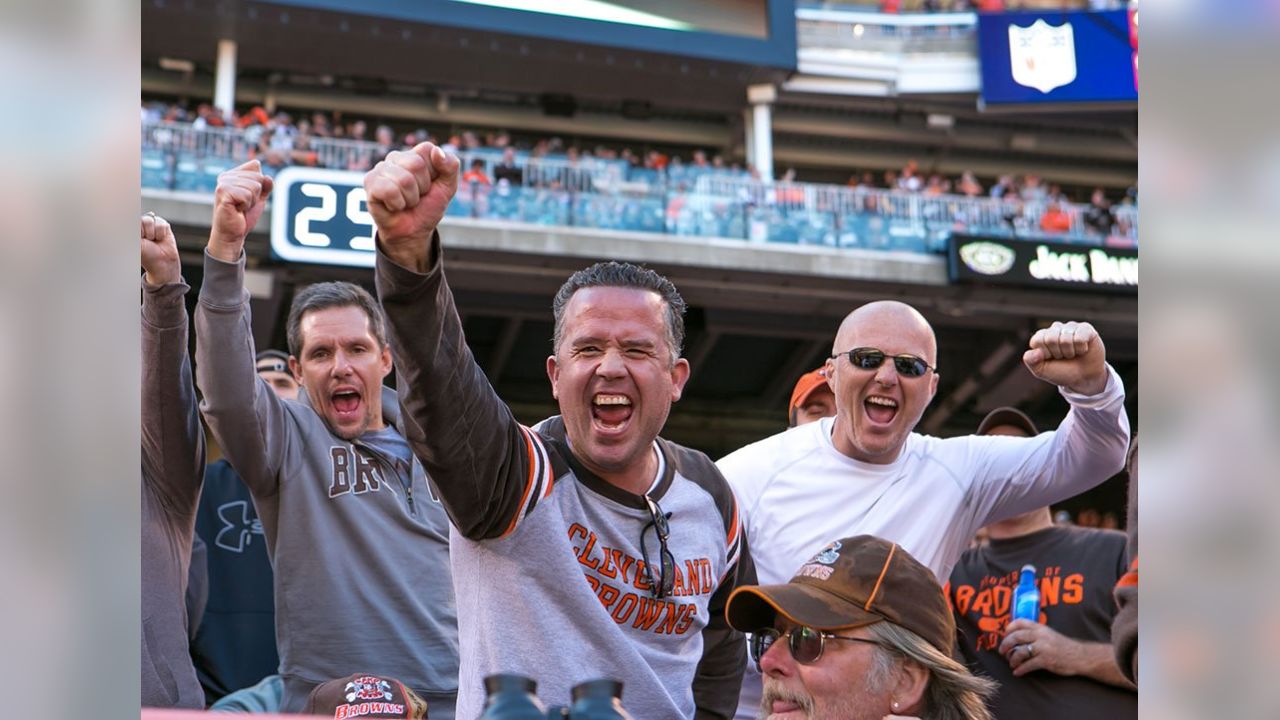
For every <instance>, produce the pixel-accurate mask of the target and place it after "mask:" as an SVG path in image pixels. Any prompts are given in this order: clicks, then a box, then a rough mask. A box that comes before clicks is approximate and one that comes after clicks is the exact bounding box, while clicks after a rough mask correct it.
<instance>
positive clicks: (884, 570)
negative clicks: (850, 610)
mask: <svg viewBox="0 0 1280 720" xmlns="http://www.w3.org/2000/svg"><path fill="white" fill-rule="evenodd" d="M896 552H898V543H894V544H893V546H892V547H890V548H889V557H887V558H885V559H884V567H882V568H880V577H878V578H876V586H875V587H873V588H871V594H870V595H868V596H867V604H866V605H863V606H862V609H863V610H870V609H871V603H873V602H875V599H876V594H877V593H879V592H880V583H882V582H884V576H885V573H888V572H889V564H890V563H892V562H893V554H894V553H896Z"/></svg>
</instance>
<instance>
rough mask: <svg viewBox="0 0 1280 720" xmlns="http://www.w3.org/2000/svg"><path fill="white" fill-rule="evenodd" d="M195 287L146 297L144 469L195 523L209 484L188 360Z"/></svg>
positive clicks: (166, 499) (151, 291)
mask: <svg viewBox="0 0 1280 720" xmlns="http://www.w3.org/2000/svg"><path fill="white" fill-rule="evenodd" d="M189 289H190V287H188V286H187V284H186V283H185V282H182V281H178V282H175V283H169V284H167V285H160V286H155V287H153V286H150V285H147V284H146V281H143V293H142V467H143V470H144V473H143V475H144V477H145V478H146V481H147V482H148V484H149V486H150V488H151V491H152V492H154V493H155V494H156V496H157V497H158V498H159V499H160V502H161V505H162V506H163V507H164V508H165V509H166V510H168V512H169V513H170V517H172V518H180V519H182V522H184V523H193V522H194V521H195V511H196V503H197V502H199V499H200V484H201V482H202V481H203V479H204V453H205V448H204V429H203V428H201V427H200V415H199V413H198V412H197V411H196V395H195V389H194V388H193V387H192V386H191V360H190V358H189V357H188V355H187V308H186V306H185V305H183V296H185V295H186V294H187V290H189Z"/></svg>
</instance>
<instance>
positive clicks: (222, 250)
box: [209, 160, 272, 262]
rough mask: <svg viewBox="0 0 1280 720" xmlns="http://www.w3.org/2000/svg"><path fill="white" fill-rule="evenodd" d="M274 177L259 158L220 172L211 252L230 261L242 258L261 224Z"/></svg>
mask: <svg viewBox="0 0 1280 720" xmlns="http://www.w3.org/2000/svg"><path fill="white" fill-rule="evenodd" d="M271 186H272V182H271V178H269V177H267V176H266V175H263V174H262V164H261V163H259V162H258V161H257V160H250V161H249V162H247V163H245V164H243V165H241V166H239V167H234V168H231V169H230V170H228V171H226V172H224V173H222V174H221V175H219V176H218V187H217V189H216V190H214V191H213V229H212V230H210V232H209V254H210V255H212V256H214V257H216V258H218V259H219V260H224V261H226V262H236V261H237V260H239V259H240V251H241V250H242V249H243V248H244V239H245V238H246V237H248V236H249V232H250V231H252V230H253V226H254V225H257V224H258V218H260V217H262V211H263V210H265V209H266V207H267V197H268V196H269V195H271Z"/></svg>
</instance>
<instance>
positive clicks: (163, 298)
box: [141, 213, 204, 708]
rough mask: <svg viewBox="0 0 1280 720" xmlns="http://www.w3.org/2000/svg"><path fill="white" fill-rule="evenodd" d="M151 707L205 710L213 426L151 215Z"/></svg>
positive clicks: (145, 433)
mask: <svg viewBox="0 0 1280 720" xmlns="http://www.w3.org/2000/svg"><path fill="white" fill-rule="evenodd" d="M142 267H143V269H145V270H146V275H144V276H143V278H142V656H141V657H142V706H143V707H181V708H203V707H204V691H202V690H201V689H200V682H199V681H198V680H196V670H195V668H194V667H192V665H191V657H190V655H189V654H188V650H187V607H186V602H185V595H186V592H187V570H188V567H189V565H190V563H191V542H192V536H193V535H194V534H195V526H196V503H197V502H198V501H199V499H200V483H201V480H202V478H203V477H204V430H202V429H201V427H200V416H199V415H198V414H197V413H196V395H195V391H194V390H193V389H192V387H191V360H190V358H188V356H187V308H186V305H184V304H183V296H185V295H186V294H187V290H189V289H190V288H189V287H188V286H187V284H186V283H185V282H183V280H182V263H181V261H180V260H179V259H178V245H177V243H176V242H175V241H174V237H173V230H172V229H171V228H170V227H169V223H167V222H165V221H164V219H162V218H158V217H156V215H155V213H147V214H146V215H144V216H143V217H142Z"/></svg>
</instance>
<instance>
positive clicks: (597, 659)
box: [365, 143, 754, 720]
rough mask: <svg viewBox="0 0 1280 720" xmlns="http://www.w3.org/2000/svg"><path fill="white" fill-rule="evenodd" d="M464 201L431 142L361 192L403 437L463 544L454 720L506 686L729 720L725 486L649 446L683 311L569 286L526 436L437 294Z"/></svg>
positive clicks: (627, 271)
mask: <svg viewBox="0 0 1280 720" xmlns="http://www.w3.org/2000/svg"><path fill="white" fill-rule="evenodd" d="M457 187H458V159H457V158H455V157H450V156H448V155H447V154H446V153H445V152H444V151H443V150H441V149H440V148H437V147H436V146H434V145H432V144H431V143H422V144H421V145H418V146H417V147H415V148H413V149H412V150H411V151H407V152H393V153H391V154H389V155H388V156H387V159H386V160H385V161H384V162H381V163H379V164H378V166H377V167H375V168H374V169H373V170H372V171H371V172H370V173H369V174H368V175H366V176H365V188H366V189H367V191H368V193H369V212H370V213H371V214H372V215H373V218H374V222H375V223H376V225H377V238H376V239H377V248H378V257H377V276H376V277H377V283H378V293H379V296H380V298H381V300H382V304H383V308H384V310H385V312H386V314H387V321H388V324H389V327H390V334H391V338H392V343H391V345H392V351H393V353H394V355H395V361H396V367H397V369H398V372H399V374H400V377H401V378H402V379H403V382H402V384H401V390H400V398H401V402H402V403H403V404H404V407H405V414H406V428H407V430H408V438H409V441H410V442H411V443H412V444H413V448H414V450H415V451H416V452H417V453H418V456H419V457H421V458H422V460H423V462H424V463H426V465H427V469H428V470H429V471H430V472H431V477H432V480H433V481H434V482H435V484H436V485H437V486H438V488H439V492H440V495H441V498H442V500H443V501H444V504H445V507H446V508H448V510H449V516H450V518H451V519H452V520H453V523H454V526H455V530H454V532H453V536H452V538H451V542H452V553H453V563H454V581H455V583H456V584H457V592H458V629H459V635H460V637H461V640H462V658H461V671H460V676H459V691H458V715H459V717H466V718H474V717H476V716H478V715H479V714H480V712H481V710H482V702H483V699H484V695H483V692H482V689H481V682H482V680H483V679H484V677H485V676H486V675H490V674H492V673H497V672H514V673H518V674H522V675H527V676H530V677H533V678H534V679H535V680H537V682H538V693H539V695H540V696H541V697H542V698H543V699H544V700H546V701H547V702H548V703H552V704H568V703H569V701H570V688H572V687H573V686H574V685H575V684H577V683H579V682H582V681H584V680H590V679H595V678H599V677H606V678H611V679H615V680H621V681H622V682H623V684H624V688H625V690H624V694H623V698H622V699H623V704H624V705H625V706H626V708H627V710H628V711H629V712H631V714H632V715H633V716H634V717H637V718H652V719H653V720H658V719H659V718H661V719H662V720H673V719H674V718H691V717H698V718H725V717H728V716H729V715H730V714H732V712H733V708H734V706H735V704H736V700H737V692H738V686H739V685H740V684H741V681H742V670H743V667H744V665H745V660H746V652H745V644H744V640H743V636H742V634H741V633H738V632H736V631H735V630H733V629H732V628H730V627H729V626H728V623H727V622H726V620H725V617H724V604H725V602H726V601H727V599H728V596H729V593H730V592H732V590H733V589H734V588H735V587H737V586H738V585H740V584H742V583H744V582H745V583H750V582H752V579H753V578H754V572H753V571H752V570H751V560H750V556H749V555H748V553H747V551H746V546H745V544H744V543H743V542H742V532H741V523H740V522H739V519H738V508H737V503H736V502H735V500H734V498H733V493H732V492H731V491H730V490H729V486H728V483H726V482H725V480H724V478H723V477H722V476H721V475H720V473H719V471H717V470H716V467H715V465H714V464H713V463H712V462H711V461H710V459H708V458H707V457H706V456H705V455H703V454H702V453H700V452H697V451H694V450H689V449H687V448H683V447H680V446H679V445H676V444H674V443H670V442H667V441H666V440H663V439H662V438H660V437H658V433H659V431H661V430H662V426H663V425H664V424H665V423H666V420H667V413H668V412H669V411H670V409H671V404H672V403H673V402H675V401H676V400H678V399H680V393H681V391H682V389H683V387H684V383H685V381H686V380H687V379H688V377H689V363H688V361H687V360H684V359H683V358H681V357H680V344H681V342H682V341H683V336H684V320H683V312H684V301H683V300H682V299H681V298H680V294H679V293H678V292H676V289H675V286H673V285H672V284H671V282H670V281H668V280H667V279H666V278H663V277H661V276H660V275H658V274H657V273H655V272H653V271H651V270H645V269H642V268H639V267H636V266H634V265H628V264H625V263H599V264H597V265H595V266H592V267H590V268H587V269H585V270H582V271H580V272H578V273H575V274H574V275H573V276H572V277H570V278H569V281H568V282H566V283H565V284H564V286H563V287H562V288H561V289H560V292H559V294H558V295H557V296H556V300H555V304H554V313H555V340H554V348H553V351H554V354H553V355H552V356H551V357H549V358H548V359H547V374H548V376H549V377H550V380H551V389H552V393H553V394H554V395H555V397H556V398H557V400H558V401H559V403H560V411H561V415H560V416H558V417H553V418H550V419H548V420H544V421H543V422H541V423H539V424H538V425H537V426H535V427H532V428H530V427H525V426H523V425H521V424H520V423H518V422H517V421H516V419H515V418H514V417H512V415H511V411H510V410H508V409H507V406H506V405H505V404H504V403H503V402H502V401H501V400H500V399H499V398H498V396H497V395H496V394H495V393H494V391H493V388H492V387H491V386H490V385H489V382H488V380H487V379H486V378H485V376H484V373H483V372H482V371H481V370H480V368H479V367H478V366H477V365H476V363H475V360H474V359H473V358H472V355H471V352H470V350H468V349H467V344H466V339H465V338H464V337H463V334H462V323H461V322H460V321H459V319H458V313H457V310H456V309H455V307H454V303H453V294H452V292H451V291H450V290H449V286H448V284H447V283H446V282H445V277H444V271H443V268H442V258H441V254H442V251H441V249H440V236H439V235H438V234H437V233H436V232H435V228H436V225H437V224H438V223H439V222H440V218H441V217H442V216H443V215H444V211H445V208H446V207H447V206H448V204H449V200H450V199H451V198H452V197H453V194H454V192H455V191H456V190H457Z"/></svg>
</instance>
